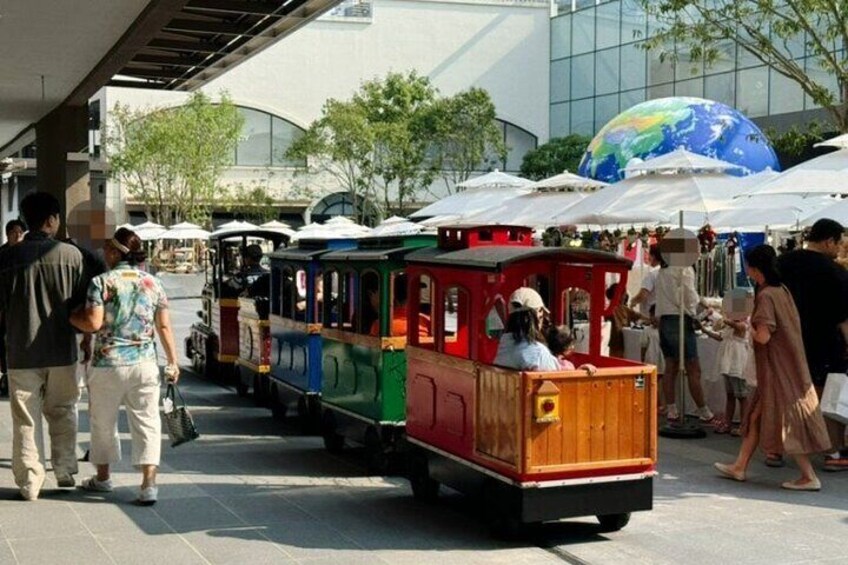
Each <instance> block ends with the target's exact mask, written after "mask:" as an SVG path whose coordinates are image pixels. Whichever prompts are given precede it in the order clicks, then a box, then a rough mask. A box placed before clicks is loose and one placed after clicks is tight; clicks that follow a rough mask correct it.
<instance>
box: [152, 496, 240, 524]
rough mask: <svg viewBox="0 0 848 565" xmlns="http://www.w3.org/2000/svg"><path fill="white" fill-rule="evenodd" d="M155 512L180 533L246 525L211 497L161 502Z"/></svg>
mask: <svg viewBox="0 0 848 565" xmlns="http://www.w3.org/2000/svg"><path fill="white" fill-rule="evenodd" d="M155 510H156V513H157V514H158V515H159V516H160V517H161V518H162V519H163V520H164V521H165V522H166V523H167V524H168V525H169V526H171V527H172V528H173V529H174V530H175V531H177V532H180V533H182V532H193V531H201V530H208V529H212V528H221V527H227V526H244V525H245V524H244V522H243V521H242V520H240V519H239V518H238V517H237V516H236V515H235V514H233V513H232V512H230V511H229V510H227V509H226V508H225V507H224V506H222V505H221V504H220V503H219V502H217V501H216V500H214V499H212V498H209V497H202V498H174V499H169V500H160V501H159V502H158V503H157V504H156V507H155Z"/></svg>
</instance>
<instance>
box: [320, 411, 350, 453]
mask: <svg viewBox="0 0 848 565" xmlns="http://www.w3.org/2000/svg"><path fill="white" fill-rule="evenodd" d="M321 436H322V437H323V438H324V449H326V450H327V451H329V452H330V453H339V452H340V451H341V450H342V449H344V444H345V439H344V436H343V435H340V434H339V433H338V432H337V431H336V417H335V416H333V413H332V412H331V411H329V410H327V411H326V412H324V417H323V418H322V419H321Z"/></svg>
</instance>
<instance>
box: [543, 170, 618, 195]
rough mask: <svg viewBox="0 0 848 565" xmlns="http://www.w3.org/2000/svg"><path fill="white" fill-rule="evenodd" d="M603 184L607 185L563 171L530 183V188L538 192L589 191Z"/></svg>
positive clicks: (603, 183) (605, 184)
mask: <svg viewBox="0 0 848 565" xmlns="http://www.w3.org/2000/svg"><path fill="white" fill-rule="evenodd" d="M605 186H609V185H608V184H607V183H605V182H602V181H599V180H594V179H587V178H586V177H581V176H580V175H575V174H574V173H569V172H568V171H564V172H562V173H560V174H558V175H554V176H552V177H549V178H546V179H542V180H540V181H537V182H534V183H533V184H531V185H530V188H532V189H533V190H536V191H538V192H570V191H582V192H591V191H594V190H598V189H599V188H604V187H605Z"/></svg>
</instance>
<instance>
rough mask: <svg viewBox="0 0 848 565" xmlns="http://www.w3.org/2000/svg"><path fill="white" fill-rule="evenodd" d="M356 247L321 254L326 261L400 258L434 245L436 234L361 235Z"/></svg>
mask: <svg viewBox="0 0 848 565" xmlns="http://www.w3.org/2000/svg"><path fill="white" fill-rule="evenodd" d="M357 241H358V244H359V245H358V247H357V248H356V249H340V250H338V251H332V252H330V253H327V254H326V255H323V256H322V257H321V258H322V259H324V260H327V261H388V260H392V259H402V258H403V257H405V256H406V255H408V254H409V253H411V252H413V251H415V250H417V249H420V248H422V247H433V246H435V245H436V234H415V235H408V236H393V237H363V238H360V239H358V240H357Z"/></svg>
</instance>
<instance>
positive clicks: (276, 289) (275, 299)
mask: <svg viewBox="0 0 848 565" xmlns="http://www.w3.org/2000/svg"><path fill="white" fill-rule="evenodd" d="M282 283H283V281H282V272H281V271H280V268H279V267H274V268H272V269H271V289H272V290H271V313H272V314H275V315H277V316H279V315H280V313H281V312H282V305H281V302H282V291H283V288H282Z"/></svg>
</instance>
